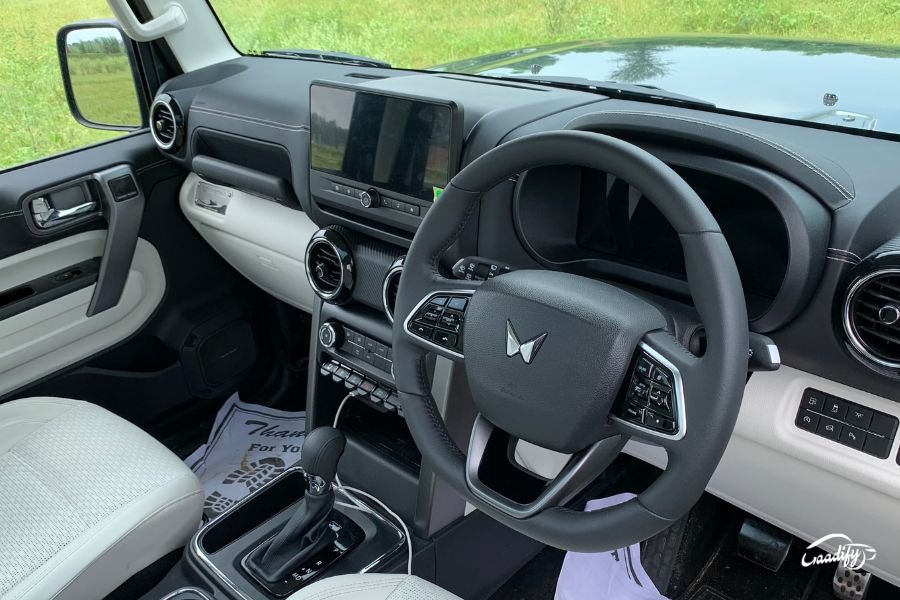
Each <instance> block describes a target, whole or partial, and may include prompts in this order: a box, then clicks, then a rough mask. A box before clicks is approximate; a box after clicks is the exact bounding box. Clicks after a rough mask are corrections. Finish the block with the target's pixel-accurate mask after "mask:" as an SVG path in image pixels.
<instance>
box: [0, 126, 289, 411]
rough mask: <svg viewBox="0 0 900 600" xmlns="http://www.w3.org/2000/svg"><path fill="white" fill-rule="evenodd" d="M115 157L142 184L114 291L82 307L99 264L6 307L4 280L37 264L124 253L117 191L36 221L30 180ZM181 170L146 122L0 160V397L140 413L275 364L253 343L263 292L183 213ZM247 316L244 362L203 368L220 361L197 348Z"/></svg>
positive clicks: (17, 282)
mask: <svg viewBox="0 0 900 600" xmlns="http://www.w3.org/2000/svg"><path fill="white" fill-rule="evenodd" d="M119 166H124V167H127V168H129V169H130V172H131V173H133V174H134V178H135V181H136V185H137V187H138V190H139V192H141V195H142V197H143V206H142V207H141V209H140V210H139V211H136V212H137V213H138V216H139V219H140V220H139V221H134V220H133V219H132V226H131V227H129V228H125V229H122V231H126V233H130V234H131V235H136V236H137V238H136V239H135V248H134V256H133V258H131V259H130V260H128V262H127V263H126V266H127V269H124V272H125V273H127V277H123V280H124V281H123V289H122V292H121V296H120V297H119V296H116V295H114V296H115V301H114V302H113V303H112V304H111V307H110V308H108V309H106V310H103V311H95V312H96V314H93V313H92V314H93V316H90V317H88V316H87V315H88V312H89V306H90V304H91V299H92V297H93V296H94V295H95V294H94V291H95V288H96V283H95V280H93V279H91V278H94V277H101V278H102V276H103V272H104V270H103V269H102V268H100V269H97V272H96V274H94V273H88V274H87V275H86V277H87V280H85V281H80V282H76V283H74V284H72V287H71V288H66V289H64V290H62V292H63V293H56V292H57V291H58V290H52V289H51V290H50V292H49V293H48V294H47V295H44V296H41V297H40V298H39V299H37V298H32V304H30V305H27V303H26V304H18V305H16V304H15V303H16V302H17V300H16V298H15V296H16V295H15V294H14V295H13V297H12V298H7V302H6V304H8V305H10V306H11V308H10V306H8V307H7V308H10V310H7V311H6V312H4V308H3V304H4V301H3V294H4V292H5V291H8V290H15V288H17V287H20V286H22V285H23V284H27V283H29V282H32V283H33V282H35V281H36V280H37V283H38V284H40V283H41V281H42V278H43V281H44V283H46V280H47V278H48V277H47V276H52V275H56V274H58V273H59V272H60V271H62V273H63V274H65V273H66V271H67V270H68V269H69V267H71V266H72V265H76V264H79V263H80V262H81V261H86V260H91V259H98V258H99V259H101V261H102V260H104V259H105V260H107V264H108V265H109V266H108V268H107V269H106V272H107V273H114V272H115V271H116V270H117V268H114V267H117V266H116V265H115V264H113V263H111V262H109V259H110V258H111V257H112V258H120V259H121V258H122V257H123V256H124V257H126V258H127V257H128V244H125V250H124V251H122V250H120V249H116V248H117V247H118V248H122V246H121V245H117V244H113V243H111V240H110V238H111V237H112V236H110V235H109V231H108V230H109V227H110V224H111V223H112V224H115V223H116V222H117V221H116V215H115V214H114V213H115V209H116V208H119V207H120V206H121V205H122V202H119V203H117V204H114V203H115V199H114V198H113V199H112V201H110V198H109V197H107V198H105V199H104V198H103V197H99V198H98V200H99V202H98V205H99V206H100V207H101V214H100V215H96V216H94V217H91V218H89V220H87V221H84V222H78V223H75V224H73V225H69V224H66V225H65V226H59V227H54V228H50V229H45V230H41V229H40V228H38V227H36V224H35V222H33V221H32V222H29V219H33V215H32V214H31V212H32V211H31V206H30V205H29V204H28V201H29V200H30V199H31V198H33V197H35V194H39V193H41V192H43V191H46V190H52V189H65V188H66V187H71V186H72V185H73V183H77V182H78V181H83V180H90V181H93V182H95V183H96V182H97V181H98V176H97V175H98V174H103V173H105V172H109V170H110V169H111V168H113V167H119ZM186 175H187V173H186V172H185V171H184V170H182V169H181V168H180V167H178V166H177V165H175V164H173V163H172V162H170V161H168V160H166V159H164V158H163V157H162V156H160V154H159V152H158V150H157V149H156V145H155V144H154V142H153V140H152V137H151V136H150V134H149V133H148V132H144V133H140V134H135V135H129V136H125V137H122V138H118V139H116V140H113V141H110V142H107V143H104V144H101V145H97V146H93V147H88V148H84V149H82V150H79V151H77V152H72V153H69V154H66V155H62V156H57V157H53V158H50V159H47V160H45V161H43V162H40V163H35V164H31V165H27V166H24V167H20V168H18V169H15V170H12V171H7V172H4V173H0V401H3V400H7V399H12V398H21V397H28V396H36V395H48V396H63V397H70V398H76V399H81V400H87V401H90V402H94V403H97V404H99V405H101V406H103V407H105V408H108V409H110V410H112V411H113V412H115V413H117V414H119V415H121V416H124V417H126V418H128V419H129V420H131V421H133V422H135V423H137V424H139V425H145V426H146V425H148V424H150V423H152V422H155V421H157V420H158V419H160V418H161V417H163V416H164V415H166V414H168V413H169V412H170V411H173V410H177V409H178V408H181V407H184V406H187V405H189V404H191V403H196V402H197V401H198V399H210V400H215V399H218V398H221V397H224V396H227V395H228V394H230V393H232V392H233V391H235V390H236V389H237V388H238V387H241V386H243V385H247V384H248V383H252V382H254V381H256V380H259V379H263V378H264V377H266V376H267V375H268V374H269V373H271V372H273V371H274V369H273V363H272V357H271V356H270V355H268V354H267V353H266V351H265V350H264V347H263V345H262V344H260V343H259V342H262V341H263V340H264V338H265V335H264V334H263V333H261V331H260V327H259V319H260V317H259V315H261V314H264V313H265V312H266V309H268V307H265V309H264V308H261V307H263V306H264V303H265V302H271V301H270V300H267V299H266V298H265V297H264V296H263V294H262V293H261V292H259V291H257V290H256V289H255V288H254V287H253V286H252V285H251V284H249V283H248V282H247V281H246V280H245V279H244V278H243V277H241V276H240V275H239V274H238V273H237V272H235V271H234V269H232V268H231V267H230V266H229V265H228V264H227V263H226V262H225V261H224V260H222V258H220V257H219V256H218V255H217V254H216V253H215V252H214V251H213V250H212V249H211V248H210V247H209V245H208V244H207V243H206V242H204V240H203V239H202V238H201V237H200V236H199V235H198V234H197V233H196V232H195V231H194V229H193V228H192V227H191V226H190V224H189V223H188V222H187V219H185V218H184V216H183V215H182V213H181V210H180V208H179V204H178V192H179V189H180V187H181V185H182V183H183V182H184V179H185V177H186ZM113 187H114V186H113ZM100 190H101V191H102V188H100ZM113 193H114V190H111V194H113ZM104 202H105V203H104ZM110 206H112V209H113V210H112V211H110V209H109V207H110ZM133 212H134V211H133ZM120 216H121V214H120ZM132 230H133V231H132ZM104 255H106V256H104ZM119 266H121V265H119ZM34 287H41V285H35V286H34ZM44 287H47V286H44ZM50 287H52V286H50ZM42 289H43V288H42ZM36 291H37V290H36ZM45 291H46V290H45ZM18 295H21V294H18ZM38 300H40V301H38ZM18 301H21V298H19V300H18ZM269 312H271V311H270V310H269ZM248 325H249V329H250V330H251V331H252V333H251V334H247V335H243V336H242V337H241V338H240V340H241V341H240V351H241V352H240V354H241V355H242V356H243V357H245V360H244V362H243V363H242V364H241V365H240V367H241V368H240V369H236V370H235V372H233V373H231V372H228V375H229V376H228V377H210V375H209V373H210V372H214V371H215V367H216V366H220V365H211V364H208V363H209V361H204V359H205V358H206V354H204V352H207V353H208V352H209V348H215V344H216V343H222V340H229V339H233V336H232V333H233V332H236V331H237V332H246V331H247V330H248ZM226 350H231V348H227V349H226ZM223 353H225V352H223ZM198 357H199V358H198ZM220 370H221V369H220Z"/></svg>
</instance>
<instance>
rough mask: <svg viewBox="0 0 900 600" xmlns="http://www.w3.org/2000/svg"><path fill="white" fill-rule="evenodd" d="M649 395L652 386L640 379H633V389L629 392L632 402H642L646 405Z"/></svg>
mask: <svg viewBox="0 0 900 600" xmlns="http://www.w3.org/2000/svg"><path fill="white" fill-rule="evenodd" d="M649 394H650V384H649V383H648V382H646V381H645V380H643V379H641V378H640V377H633V378H632V380H631V388H630V389H629V390H628V397H629V398H631V399H632V400H640V401H642V402H645V403H646V402H647V396H648V395H649Z"/></svg>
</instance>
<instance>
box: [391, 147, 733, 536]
mask: <svg viewBox="0 0 900 600" xmlns="http://www.w3.org/2000/svg"><path fill="white" fill-rule="evenodd" d="M548 165H572V166H581V167H586V168H592V169H597V170H599V171H602V172H605V173H609V174H612V175H615V176H616V177H618V178H621V179H624V180H626V181H628V182H629V183H631V184H633V185H635V186H636V187H638V188H639V189H640V190H641V191H642V192H643V194H644V195H645V196H646V197H647V198H648V199H649V200H650V201H651V202H653V204H654V205H655V206H656V207H657V208H658V209H659V210H660V212H661V213H662V214H663V215H664V216H665V218H666V219H668V221H669V223H671V225H672V226H673V227H674V228H675V230H676V231H677V233H678V236H679V238H680V240H681V246H682V249H683V250H684V259H685V266H686V273H687V279H688V285H689V288H690V292H691V296H692V298H693V301H694V305H695V307H696V309H697V311H698V313H699V315H700V318H701V320H702V321H703V324H704V327H705V330H706V338H707V349H706V352H705V354H704V355H703V356H702V357H698V356H695V355H693V354H691V353H690V352H689V351H688V350H686V349H685V348H684V347H683V346H682V345H681V344H680V343H679V342H678V341H677V340H676V339H675V337H674V336H673V335H672V333H671V332H670V331H669V330H668V323H669V322H670V319H667V317H666V315H665V314H664V313H663V312H662V311H661V310H660V309H659V308H657V307H655V306H654V305H652V304H650V303H649V302H647V301H646V300H644V299H642V298H641V297H640V296H638V295H636V294H634V293H632V292H629V291H625V290H623V289H622V288H620V287H616V286H613V285H611V284H609V283H604V282H601V281H596V280H593V279H587V278H584V277H580V276H577V275H572V274H567V273H561V272H556V271H547V270H516V271H512V272H509V273H505V274H500V275H497V276H495V277H492V278H489V279H487V280H486V281H484V282H478V281H467V280H459V279H453V278H449V277H445V276H444V275H442V274H441V259H442V258H443V257H444V255H445V254H447V253H448V252H449V251H450V250H451V248H452V249H453V252H454V253H458V254H459V256H466V255H467V254H466V253H464V252H462V251H461V250H462V249H461V248H459V247H458V246H459V244H460V243H461V241H460V240H461V234H462V232H463V231H464V230H465V228H466V227H467V226H468V225H470V221H472V220H473V217H474V216H475V215H476V214H477V213H478V211H477V209H478V206H479V204H480V202H481V200H482V197H483V196H484V194H485V193H486V192H487V191H488V190H490V189H491V188H493V187H494V186H495V185H497V184H498V183H500V182H502V181H503V180H505V179H507V178H509V177H513V176H516V175H518V174H520V173H522V172H524V171H527V170H529V169H533V168H537V167H541V166H548ZM469 254H475V252H471V253H469ZM395 315H396V317H395V321H394V340H393V343H394V350H393V358H394V373H395V377H396V383H397V387H398V390H399V396H400V399H401V402H402V406H403V411H404V414H405V416H406V420H407V423H408V425H409V428H410V431H411V433H412V436H413V439H414V440H415V442H416V444H417V445H418V447H419V449H420V450H421V452H422V455H423V459H424V461H426V462H427V463H428V464H429V465H431V467H432V468H433V469H434V471H435V472H436V474H437V475H438V476H439V477H441V478H442V479H444V480H445V481H446V482H447V483H448V484H449V485H450V486H451V487H453V488H454V489H455V490H456V491H457V492H459V493H460V494H462V495H463V496H464V497H465V498H466V499H467V500H468V501H469V502H470V503H472V504H473V505H475V506H476V507H478V508H479V509H481V510H482V511H484V512H485V513H487V514H488V515H490V516H492V517H493V518H495V519H497V520H499V521H501V522H503V523H505V524H506V525H508V526H510V527H512V528H513V529H515V530H517V531H519V532H521V533H523V534H525V535H527V536H529V537H531V538H534V539H536V540H539V541H541V542H543V543H545V544H549V545H552V546H556V547H558V548H562V549H566V550H572V551H577V552H601V551H606V550H611V549H614V548H621V547H624V546H627V545H629V544H633V543H636V542H638V541H641V540H644V539H647V538H649V537H651V536H652V535H654V534H656V533H658V532H660V531H662V530H663V529H665V528H666V527H668V526H669V525H671V524H672V522H673V521H674V520H676V519H678V518H679V517H681V516H682V515H684V514H685V513H686V512H687V511H688V510H690V508H691V507H692V506H693V505H694V504H695V503H696V502H697V500H698V499H699V498H700V496H701V494H702V493H703V491H704V490H705V488H706V485H707V484H708V483H709V480H710V478H711V477H712V474H713V472H714V470H715V468H716V466H717V465H718V463H719V460H720V459H721V457H722V454H723V452H724V451H725V447H726V445H727V443H728V440H729V438H730V437H731V433H732V431H733V429H734V424H735V421H736V420H737V415H738V410H739V408H740V402H741V397H742V394H743V388H744V384H745V382H746V375H747V361H748V355H747V348H748V328H747V312H746V306H745V300H744V296H743V292H742V288H741V281H740V278H739V277H738V271H737V267H736V266H735V262H734V258H733V257H732V255H731V251H730V250H729V248H728V244H727V242H726V240H725V238H724V236H723V235H722V233H721V231H720V230H719V226H718V224H717V223H716V221H715V219H714V218H713V216H712V214H711V213H710V212H709V210H708V209H707V208H706V206H705V205H704V204H703V202H702V201H701V200H700V198H699V197H698V196H697V194H696V193H695V192H694V190H693V189H692V188H691V187H690V186H689V185H688V184H687V183H686V182H685V181H684V180H683V179H682V178H681V177H680V176H679V175H678V174H676V173H675V172H674V171H673V170H672V169H671V168H669V167H668V166H667V165H666V164H664V163H663V162H662V161H660V160H658V159H657V158H655V157H654V156H652V155H651V154H649V153H647V152H645V151H644V150H641V149H640V148H638V147H636V146H634V145H632V144H629V143H626V142H623V141H621V140H618V139H615V138H612V137H608V136H604V135H600V134H596V133H590V132H583V131H559V132H552V133H539V134H534V135H529V136H526V137H522V138H519V139H517V140H514V141H511V142H507V143H504V144H502V145H500V146H498V147H496V148H494V149H492V150H491V151H489V152H487V153H486V154H484V155H483V156H481V157H479V158H478V159H476V160H475V161H473V162H472V163H470V164H469V165H468V166H466V167H465V168H464V169H463V170H462V171H460V172H459V173H458V174H457V175H456V176H455V177H454V178H453V180H452V181H451V182H450V183H449V184H448V186H447V187H446V189H445V190H444V192H443V193H442V195H441V197H440V200H438V201H437V202H436V203H435V205H434V206H433V207H432V208H431V210H429V212H428V214H427V216H426V217H425V219H424V220H423V222H422V224H421V226H420V227H419V230H418V232H417V233H416V235H415V238H414V239H413V242H412V245H411V247H410V249H409V253H408V254H407V258H406V261H405V264H404V269H403V274H402V276H401V278H400V287H399V292H398V296H397V302H396V308H395ZM454 325H455V326H456V330H457V333H456V334H453V333H451V332H452V331H453V328H454ZM439 327H444V328H443V329H440V328H439ZM430 354H438V355H441V356H444V357H446V358H449V359H451V360H454V361H460V362H464V363H465V371H466V376H467V378H468V384H469V388H470V390H471V393H472V398H473V402H474V404H475V408H476V409H477V412H478V416H477V417H476V420H475V424H474V426H473V429H472V433H471V438H470V440H469V444H468V447H467V448H465V449H460V448H459V447H458V446H457V444H456V443H455V442H454V440H453V438H452V437H451V435H450V433H449V432H448V429H447V426H446V424H445V423H444V420H443V418H442V417H441V414H440V412H439V410H438V408H437V406H436V404H435V400H434V398H433V396H432V394H431V382H430V381H429V367H428V364H429V361H428V357H429V355H430ZM632 436H633V437H636V438H638V439H641V440H643V441H647V442H650V443H652V444H655V445H659V446H662V447H663V448H664V449H665V450H666V452H667V454H668V464H667V467H666V469H665V471H664V472H663V473H662V474H661V475H660V476H659V477H658V478H657V479H656V480H655V481H654V482H653V483H652V484H651V485H650V486H649V487H648V488H647V489H646V490H644V491H643V492H642V493H641V494H640V495H638V496H636V497H635V498H632V499H631V500H629V501H627V502H625V503H624V504H619V505H615V506H611V507H607V508H604V509H602V510H597V511H592V512H582V511H579V510H572V509H569V508H566V503H568V502H571V501H572V500H573V499H574V498H575V497H576V496H577V495H578V494H579V493H581V492H583V491H585V489H586V488H587V487H588V486H589V485H590V484H591V483H592V482H593V481H595V480H596V479H597V478H598V477H599V476H600V475H601V474H602V473H603V471H604V470H605V469H606V468H607V467H608V466H609V464H610V463H611V462H612V461H613V459H614V458H615V457H616V456H617V455H618V453H619V452H620V451H621V450H622V448H623V446H624V445H625V443H626V441H627V440H628V439H629V438H630V437H632ZM516 440H526V441H528V442H532V443H534V444H537V445H539V446H542V447H544V448H548V449H551V450H555V451H558V452H563V453H566V454H571V458H570V459H569V461H568V463H567V464H566V466H565V467H564V468H563V469H562V471H561V472H560V473H559V475H558V476H556V478H554V479H553V480H550V481H546V480H539V479H536V478H534V477H525V478H523V477H522V476H521V473H522V468H521V467H519V466H514V465H513V463H514V461H513V459H511V458H510V457H511V455H512V451H511V444H513V443H514V442H515V441H516ZM509 482H519V485H515V486H513V488H512V490H513V491H510V490H507V489H498V487H500V488H503V487H504V484H508V483H509Z"/></svg>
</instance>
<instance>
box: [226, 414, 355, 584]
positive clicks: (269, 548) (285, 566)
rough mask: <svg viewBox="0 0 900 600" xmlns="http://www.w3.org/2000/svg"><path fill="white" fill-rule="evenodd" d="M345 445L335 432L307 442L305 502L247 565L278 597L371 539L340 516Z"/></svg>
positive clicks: (318, 432) (319, 432)
mask: <svg viewBox="0 0 900 600" xmlns="http://www.w3.org/2000/svg"><path fill="white" fill-rule="evenodd" d="M345 443H346V440H345V438H344V434H343V433H341V432H340V431H338V430H337V429H334V428H333V427H320V428H318V429H315V430H313V431H312V432H311V433H310V434H309V435H308V436H306V439H305V440H304V442H303V449H302V451H301V454H300V457H301V458H300V463H301V465H302V466H303V470H304V473H305V480H306V493H305V495H304V498H303V500H302V501H301V502H300V504H299V506H298V508H297V510H296V511H295V512H294V514H293V515H292V516H291V518H290V520H288V522H287V523H286V524H285V525H284V527H283V528H282V529H281V531H279V532H278V533H277V534H276V535H275V536H274V537H272V538H270V539H269V540H267V541H265V542H264V543H262V544H261V545H260V546H258V547H257V548H256V549H255V550H253V551H252V552H250V553H249V554H248V555H247V556H246V558H245V559H244V560H243V561H242V562H243V565H244V568H245V569H246V570H247V571H248V572H249V573H250V575H252V576H253V578H254V579H255V580H256V581H257V583H259V584H260V585H261V586H262V587H263V588H265V589H266V590H267V591H268V592H269V593H271V594H273V595H275V596H277V597H282V596H287V595H288V594H291V593H293V592H295V591H296V590H297V589H299V588H301V587H303V586H304V585H305V584H306V583H307V582H308V581H310V580H312V579H313V578H315V577H316V576H317V575H318V574H319V573H321V572H322V571H324V570H325V569H327V568H328V567H329V566H330V565H331V564H332V563H334V562H335V561H336V560H338V559H339V558H341V557H342V556H343V555H344V554H346V553H347V552H349V551H350V550H351V549H353V548H354V547H356V546H357V545H359V544H360V543H361V542H362V541H363V539H365V533H364V532H363V530H362V529H361V528H360V527H359V526H358V525H357V524H356V523H354V522H353V521H352V520H350V519H349V518H348V517H346V516H344V515H343V514H341V513H339V512H337V511H335V510H334V489H333V487H332V484H333V482H334V477H335V474H336V473H337V465H338V460H339V459H340V458H341V454H343V452H344V445H345Z"/></svg>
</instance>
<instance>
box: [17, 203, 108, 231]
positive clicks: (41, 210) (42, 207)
mask: <svg viewBox="0 0 900 600" xmlns="http://www.w3.org/2000/svg"><path fill="white" fill-rule="evenodd" d="M95 212H97V203H96V202H94V201H90V202H85V203H83V204H78V205H76V206H72V207H69V208H63V209H56V208H54V207H53V204H51V202H50V199H49V198H46V197H44V196H39V197H37V198H35V199H34V200H32V201H31V216H33V217H34V222H35V224H36V225H37V226H38V227H40V228H41V229H48V228H50V227H55V226H57V225H62V224H63V223H66V222H68V221H71V220H72V219H74V218H75V217H82V216H85V215H89V214H91V213H95Z"/></svg>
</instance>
